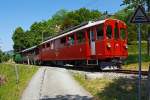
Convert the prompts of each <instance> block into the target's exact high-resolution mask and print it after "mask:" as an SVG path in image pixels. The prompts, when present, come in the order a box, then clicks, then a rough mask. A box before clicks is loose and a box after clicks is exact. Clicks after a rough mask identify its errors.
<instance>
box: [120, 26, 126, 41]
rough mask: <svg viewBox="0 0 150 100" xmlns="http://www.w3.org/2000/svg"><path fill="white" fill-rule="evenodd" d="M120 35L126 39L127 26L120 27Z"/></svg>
mask: <svg viewBox="0 0 150 100" xmlns="http://www.w3.org/2000/svg"><path fill="white" fill-rule="evenodd" d="M120 35H121V39H123V40H124V39H126V29H125V28H120Z"/></svg>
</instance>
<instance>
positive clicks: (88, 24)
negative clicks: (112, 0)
mask: <svg viewBox="0 0 150 100" xmlns="http://www.w3.org/2000/svg"><path fill="white" fill-rule="evenodd" d="M105 21H106V20H100V21H95V22H94V21H89V22H86V23H85V24H83V25H82V26H81V25H79V26H80V27H77V26H75V27H77V28H75V29H74V28H72V30H69V31H68V32H63V34H62V33H60V34H59V35H57V36H55V37H52V38H50V39H48V40H46V41H44V42H42V43H41V44H40V45H42V44H44V43H47V42H50V41H52V40H55V39H58V38H60V37H64V36H66V35H69V34H71V33H74V32H77V31H79V30H82V29H85V28H88V27H91V26H95V25H98V24H102V23H104V22H105Z"/></svg>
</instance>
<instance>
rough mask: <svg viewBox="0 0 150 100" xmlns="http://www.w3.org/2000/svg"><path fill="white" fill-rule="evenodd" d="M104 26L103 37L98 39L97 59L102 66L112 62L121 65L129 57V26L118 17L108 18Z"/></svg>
mask: <svg viewBox="0 0 150 100" xmlns="http://www.w3.org/2000/svg"><path fill="white" fill-rule="evenodd" d="M102 26H103V28H102V29H103V34H102V35H103V38H101V39H98V40H97V41H96V55H97V59H99V63H100V65H101V66H105V65H109V64H110V66H111V65H116V66H118V67H120V66H121V64H122V63H123V60H125V59H126V58H127V57H128V46H127V26H126V24H125V23H124V22H123V21H120V20H117V19H107V20H106V21H105V22H104V23H103V24H102ZM97 34H99V33H98V32H97ZM108 62H109V63H108Z"/></svg>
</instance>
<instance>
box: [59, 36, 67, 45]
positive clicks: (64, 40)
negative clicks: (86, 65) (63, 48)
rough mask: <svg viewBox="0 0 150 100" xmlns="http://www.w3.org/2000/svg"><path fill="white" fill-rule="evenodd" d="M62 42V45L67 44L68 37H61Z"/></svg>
mask: <svg viewBox="0 0 150 100" xmlns="http://www.w3.org/2000/svg"><path fill="white" fill-rule="evenodd" d="M60 43H61V44H62V45H65V44H66V37H63V38H61V40H60Z"/></svg>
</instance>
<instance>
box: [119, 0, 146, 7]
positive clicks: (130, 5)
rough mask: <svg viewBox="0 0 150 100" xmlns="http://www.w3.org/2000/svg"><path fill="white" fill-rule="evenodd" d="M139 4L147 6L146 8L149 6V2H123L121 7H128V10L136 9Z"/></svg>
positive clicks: (125, 0) (129, 0) (132, 0)
mask: <svg viewBox="0 0 150 100" xmlns="http://www.w3.org/2000/svg"><path fill="white" fill-rule="evenodd" d="M138 4H142V5H144V4H147V5H146V6H148V0H123V3H122V4H121V5H126V6H127V7H126V9H135V8H136V7H137V6H138Z"/></svg>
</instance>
